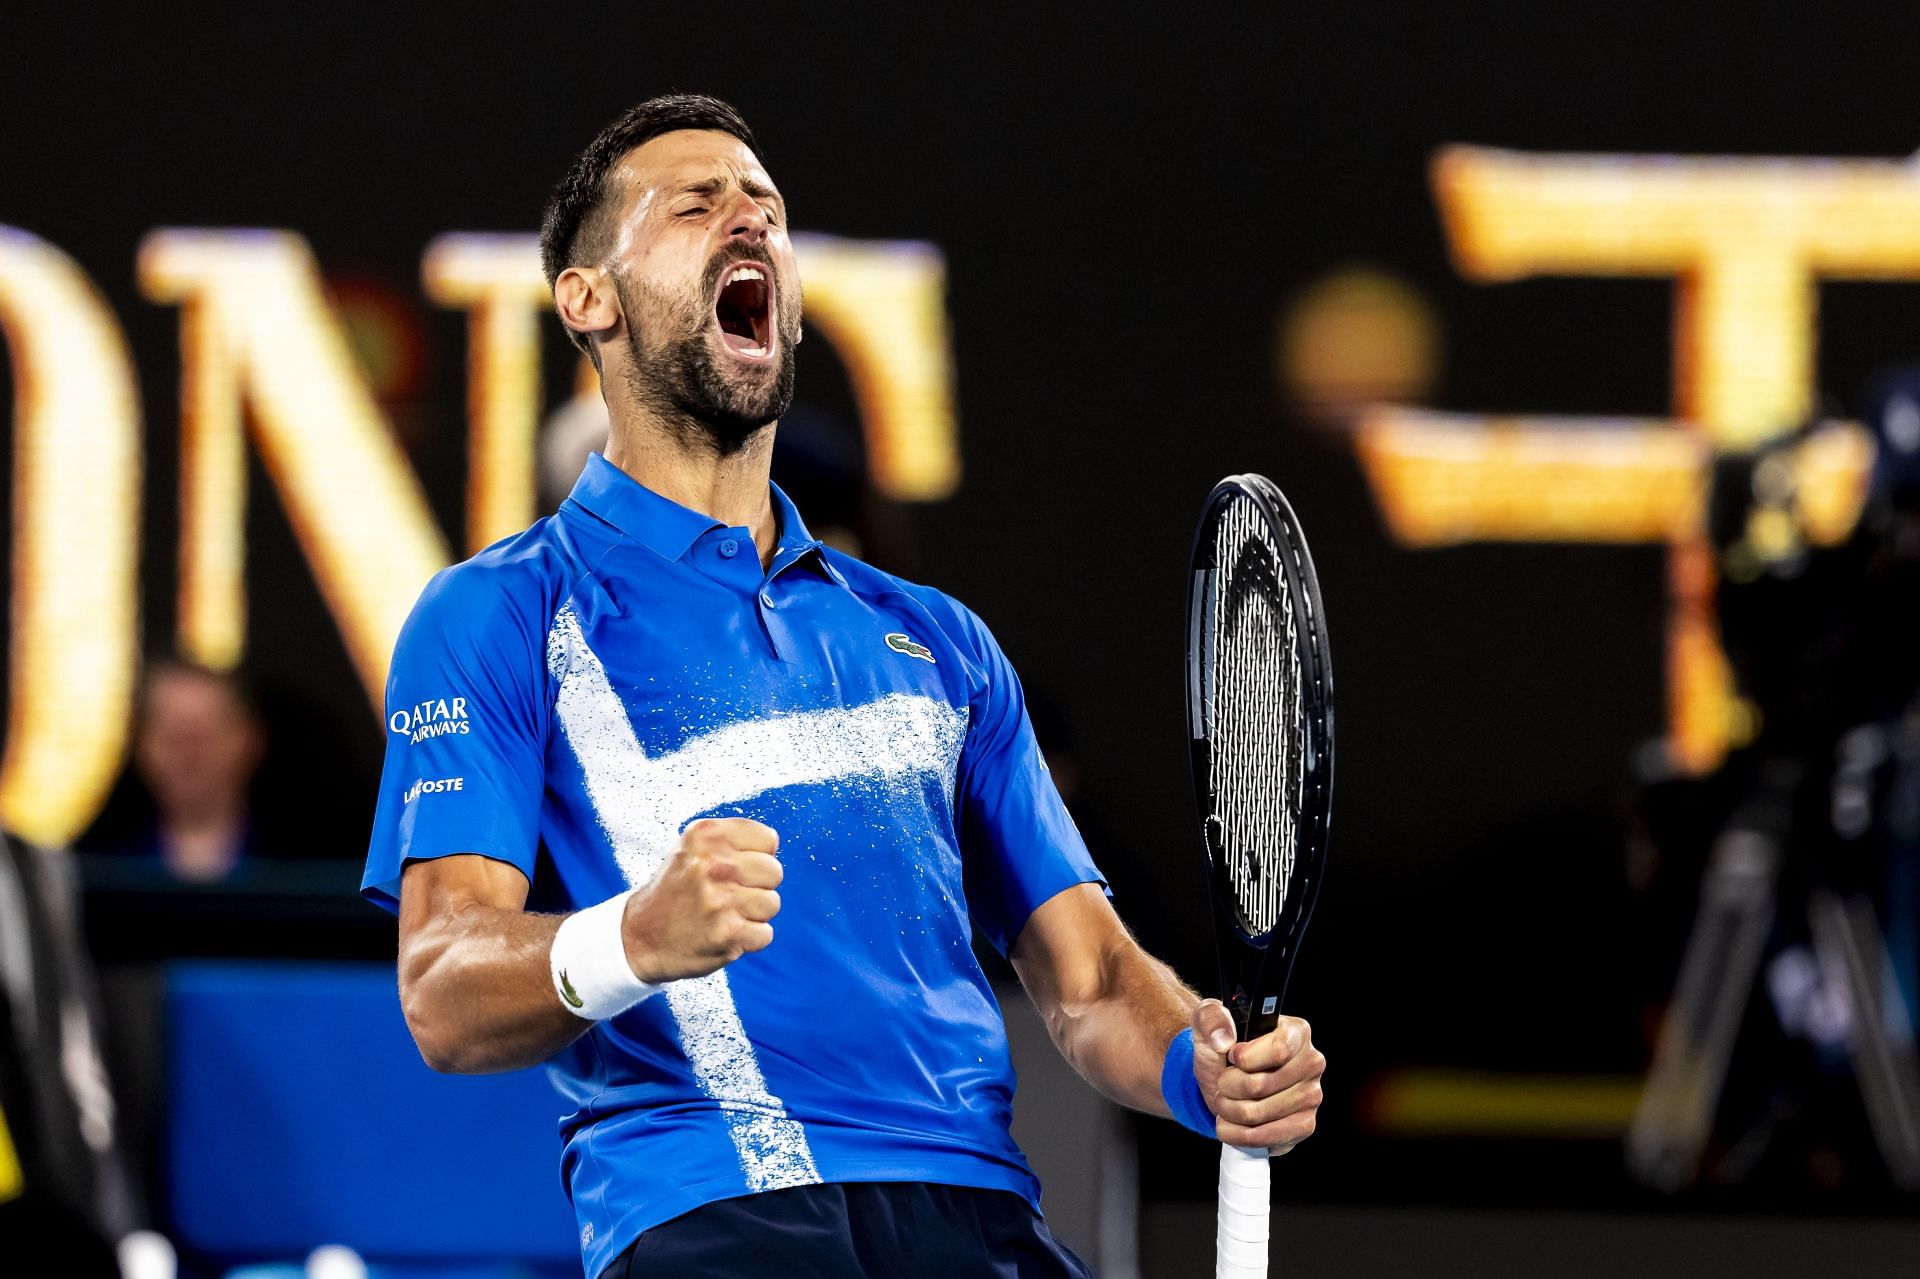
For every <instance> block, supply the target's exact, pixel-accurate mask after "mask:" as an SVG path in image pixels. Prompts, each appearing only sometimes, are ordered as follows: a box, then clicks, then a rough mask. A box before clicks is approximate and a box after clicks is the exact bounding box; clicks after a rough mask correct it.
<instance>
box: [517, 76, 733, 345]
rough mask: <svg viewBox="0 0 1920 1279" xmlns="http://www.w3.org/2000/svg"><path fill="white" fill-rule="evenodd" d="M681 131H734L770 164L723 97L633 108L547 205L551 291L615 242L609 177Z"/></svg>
mask: <svg viewBox="0 0 1920 1279" xmlns="http://www.w3.org/2000/svg"><path fill="white" fill-rule="evenodd" d="M680 129H713V130H716V131H718V132H720V133H730V134H732V135H733V136H734V137H736V138H738V139H740V140H741V141H742V142H744V143H746V144H747V149H748V150H749V151H751V152H753V154H754V158H755V159H759V160H761V161H762V162H763V163H764V160H765V157H763V156H761V154H760V145H759V143H757V142H755V141H754V140H753V130H752V129H749V128H748V127H747V122H746V121H745V120H743V119H742V118H741V117H740V113H739V112H738V111H736V110H734V109H733V107H732V106H730V105H729V104H727V103H725V102H722V101H720V99H718V98H709V97H706V96H704V95H702V94H698V93H666V94H662V95H661V96H659V97H657V98H648V99H647V100H646V101H645V102H642V103H640V104H639V105H638V106H633V107H628V108H627V109H626V110H625V111H623V112H621V113H620V117H619V118H618V119H616V120H615V121H614V122H613V123H612V124H609V125H608V126H607V127H606V128H604V129H602V130H600V132H599V134H598V135H597V136H596V137H595V138H594V139H593V141H591V142H589V143H588V144H587V149H586V150H585V151H582V152H581V153H580V154H579V156H578V157H576V158H575V160H574V162H573V163H572V164H571V165H570V166H568V168H567V173H566V176H565V177H563V178H561V179H560V185H559V186H557V187H555V188H554V189H553V196H552V197H551V198H550V199H549V200H548V201H547V211H546V213H545V214H544V215H543V216H542V217H541V219H540V265H541V267H542V268H544V269H545V270H546V273H547V287H548V288H552V287H553V283H554V281H555V280H558V279H559V278H560V273H561V272H562V271H564V270H566V269H567V268H568V267H570V266H589V265H591V264H593V263H595V262H598V261H599V260H600V259H601V258H603V257H605V256H606V253H607V250H608V248H609V247H610V245H611V242H612V233H613V225H612V216H611V215H612V212H613V208H614V205H615V203H616V201H617V199H618V196H619V193H618V192H615V191H609V190H608V189H607V175H608V174H609V173H611V172H612V171H613V167H614V165H616V164H618V163H619V161H620V157H621V156H623V155H625V154H626V153H627V152H629V151H631V150H633V149H634V148H635V147H637V146H640V145H642V144H643V143H646V142H650V141H652V140H653V139H654V138H657V137H659V136H660V135H661V134H663V133H673V132H676V131H677V130H680ZM567 336H568V337H570V338H572V339H573V344H574V345H575V346H577V347H579V348H580V349H581V350H582V351H589V348H590V346H591V343H589V342H588V340H587V336H586V335H585V334H584V333H575V332H574V331H573V330H572V329H568V330H567ZM589 353H591V352H590V351H589Z"/></svg>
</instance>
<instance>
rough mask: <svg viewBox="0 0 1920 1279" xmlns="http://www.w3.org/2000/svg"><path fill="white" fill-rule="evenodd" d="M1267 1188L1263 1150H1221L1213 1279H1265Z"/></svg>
mask: <svg viewBox="0 0 1920 1279" xmlns="http://www.w3.org/2000/svg"><path fill="white" fill-rule="evenodd" d="M1269 1184H1270V1183H1269V1181H1268V1169H1267V1152H1266V1151H1265V1150H1262V1149H1258V1148H1255V1149H1252V1150H1247V1149H1243V1148H1242V1147H1239V1146H1227V1145H1222V1146H1221V1147H1220V1224H1219V1231H1218V1234H1217V1235H1216V1236H1215V1252H1214V1272H1213V1273H1214V1276H1215V1279H1266V1274H1267V1237H1268V1233H1269V1229H1270V1227H1269V1223H1268V1216H1269V1211H1268V1210H1269V1207H1270V1203H1271V1201H1270V1192H1269V1190H1268V1186H1269Z"/></svg>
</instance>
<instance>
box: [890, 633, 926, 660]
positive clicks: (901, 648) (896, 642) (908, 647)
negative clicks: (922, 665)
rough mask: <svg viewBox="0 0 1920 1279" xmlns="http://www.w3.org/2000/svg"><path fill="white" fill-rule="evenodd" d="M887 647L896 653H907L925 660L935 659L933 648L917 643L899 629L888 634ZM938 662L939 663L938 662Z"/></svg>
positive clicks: (909, 655)
mask: <svg viewBox="0 0 1920 1279" xmlns="http://www.w3.org/2000/svg"><path fill="white" fill-rule="evenodd" d="M887 647H888V648H890V649H892V650H893V651H894V652H896V653H905V654H906V655H907V656H908V657H917V658H919V659H920V660H921V661H923V662H932V661H933V650H932V649H930V648H928V647H927V646H926V645H925V644H916V643H914V642H913V641H912V640H910V639H908V638H907V637H906V636H904V635H902V634H901V633H900V632H899V631H894V632H892V633H890V634H889V635H888V636H887ZM936 664H937V663H936Z"/></svg>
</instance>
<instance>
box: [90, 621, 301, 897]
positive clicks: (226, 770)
mask: <svg viewBox="0 0 1920 1279" xmlns="http://www.w3.org/2000/svg"><path fill="white" fill-rule="evenodd" d="M265 753H266V731H265V729H264V727H263V725H262V722H261V718H260V711H259V707H258V704H257V702H256V700H255V698H254V696H253V694H252V692H251V690H250V689H249V687H248V685H247V683H246V681H244V680H243V679H242V678H241V677H239V676H237V675H233V674H229V673H223V672H220V671H215V670H209V669H208V668H206V667H203V666H197V665H195V664H193V663H191V662H186V661H182V660H179V659H177V658H167V659H163V660H161V661H159V662H156V663H154V664H153V666H152V667H151V668H150V669H149V672H148V675H147V681H146V685H145V687H144V689H143V690H142V692H141V699H140V714H139V722H138V726H137V728H136V731H135V738H134V745H133V767H134V772H135V773H136V774H137V775H138V777H139V779H140V781H141V782H143V783H144V784H145V785H146V788H147V791H148V793H149V794H150V795H151V796H152V798H153V807H152V812H151V815H150V816H149V817H148V818H147V819H146V820H145V821H144V822H140V823H137V824H135V825H134V826H133V828H132V829H131V830H130V831H128V832H127V834H126V835H125V836H123V837H122V838H121V839H119V840H116V841H113V842H114V844H117V847H114V846H106V845H103V847H102V851H112V852H125V853H132V854H136V855H145V856H150V857H154V858H157V859H158V860H159V862H160V864H161V865H163V866H164V867H165V868H166V870H167V872H168V873H169V874H170V875H172V876H174V877H175V878H176V879H182V880H188V881H192V882H195V883H210V882H214V881H218V880H222V879H225V878H227V877H228V876H229V875H231V874H232V873H233V871H234V869H235V867H237V866H238V865H239V864H240V863H241V862H242V861H243V860H244V859H246V858H247V857H249V856H250V855H252V853H253V852H254V842H255V839H254V824H253V817H252V811H251V808H252V806H251V804H250V803H249V791H250V788H251V787H252V785H253V780H254V776H255V775H256V774H257V773H258V772H259V771H260V765H261V761H262V759H263V757H264V755H265Z"/></svg>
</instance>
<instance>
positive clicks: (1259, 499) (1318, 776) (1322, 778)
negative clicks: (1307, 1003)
mask: <svg viewBox="0 0 1920 1279" xmlns="http://www.w3.org/2000/svg"><path fill="white" fill-rule="evenodd" d="M1241 498H1244V499H1246V500H1248V501H1250V502H1252V503H1253V504H1254V506H1255V508H1256V509H1257V510H1258V511H1259V513H1260V514H1261V516H1262V518H1264V519H1265V521H1266V522H1267V524H1268V526H1269V527H1270V528H1271V529H1272V530H1273V533H1274V536H1275V540H1276V542H1277V543H1278V549H1279V550H1280V552H1281V555H1280V563H1279V564H1278V565H1277V566H1276V567H1277V570H1278V572H1277V575H1276V576H1277V577H1279V578H1280V579H1281V580H1282V581H1283V584H1284V586H1285V588H1286V589H1287V591H1288V592H1289V593H1290V594H1291V596H1292V598H1293V600H1294V602H1295V607H1296V615H1295V616H1296V622H1295V626H1296V643H1297V644H1298V645H1299V647H1300V648H1301V650H1302V651H1301V653H1300V660H1301V666H1302V675H1301V704H1302V714H1303V716H1304V718H1305V721H1306V722H1305V742H1304V745H1303V751H1302V755H1303V762H1304V768H1303V777H1304V781H1303V786H1304V789H1303V792H1302V799H1301V805H1300V813H1301V818H1302V821H1301V826H1300V829H1299V831H1298V834H1297V838H1298V843H1297V845H1296V851H1295V866H1294V880H1295V882H1294V883H1293V884H1292V885H1290V886H1289V890H1288V892H1287V895H1286V900H1285V902H1284V903H1283V905H1282V907H1281V911H1280V916H1279V918H1278V920H1277V921H1276V922H1275V923H1274V925H1273V926H1272V927H1271V928H1269V929H1267V930H1266V931H1265V932H1261V933H1254V932H1253V931H1251V928H1250V925H1249V923H1248V921H1247V920H1246V918H1245V917H1244V914H1243V913H1242V911H1241V908H1240V905H1239V902H1238V900H1237V898H1236V896H1235V893H1234V891H1233V887H1232V885H1231V883H1230V881H1229V878H1228V871H1227V868H1226V864H1225V857H1224V854H1223V850H1222V847H1221V838H1220V829H1219V823H1218V820H1217V819H1216V818H1215V817H1214V815H1213V813H1212V811H1211V809H1212V806H1213V795H1212V783H1211V776H1212V768H1211V766H1212V737H1213V733H1212V729H1213V715H1212V712H1213V708H1212V704H1211V697H1210V690H1211V689H1212V687H1213V680H1212V669H1211V661H1212V653H1211V651H1210V649H1211V641H1212V636H1211V632H1210V626H1209V623H1210V617H1211V609H1212V594H1213V592H1214V591H1215V590H1217V589H1218V582H1217V581H1216V580H1215V569H1214V567H1213V560H1214V546H1215V543H1216V541H1217V539H1218V535H1219V532H1220V519H1219V515H1220V512H1221V509H1222V508H1223V507H1224V506H1225V505H1226V504H1227V503H1228V502H1231V501H1234V500H1236V499H1241ZM1188 581H1189V589H1190V592H1191V594H1190V595H1189V597H1188V607H1187V715H1188V740H1189V745H1190V747H1191V752H1190V755H1191V761H1192V767H1193V793H1194V803H1195V809H1196V816H1197V817H1198V819H1199V825H1200V835H1201V841H1202V843H1203V844H1204V846H1205V850H1206V864H1207V887H1208V894H1207V896H1208V900H1209V902H1210V903H1211V904H1212V909H1213V916H1214V943H1215V951H1216V955H1217V958H1218V961H1219V967H1220V986H1219V989H1220V991H1221V997H1222V999H1223V1001H1224V1002H1225V1003H1226V1005H1227V1007H1228V1009H1229V1010H1230V1011H1231V1012H1232V1013H1233V1018H1234V1022H1235V1024H1236V1025H1237V1027H1238V1028H1239V1031H1240V1037H1241V1038H1242V1039H1253V1038H1256V1037H1258V1036H1260V1035H1263V1034H1265V1033H1267V1032H1268V1031H1270V1030H1272V1029H1273V1028H1274V1026H1275V1025H1277V1024H1278V1022H1279V1018H1280V1011H1279V1010H1280V1002H1281V1000H1282V999H1283V998H1284V997H1285V995H1286V988H1287V984H1288V981H1289V979H1290V978H1291V976H1292V971H1293V961H1294V959H1295V957H1296V956H1297V955H1298V953H1299V948H1300V941H1301V938H1302V936H1303V935H1304V933H1305V932H1306V927H1307V922H1308V920H1309V919H1310V918H1311V917H1312V915H1313V907H1314V903H1315V901H1316V899H1317V898H1318V897H1319V893H1320V884H1321V881H1322V879H1323V878H1324V877H1325V869H1326V851H1327V839H1328V834H1329V829H1330V826H1331V817H1332V800H1333V668H1332V663H1331V660H1330V658H1329V653H1328V646H1327V627H1326V612H1325V608H1324V606H1323V605H1322V603H1321V599H1320V581H1319V577H1318V575H1317V574H1316V573H1315V571H1314V567H1313V558H1312V556H1311V554H1310V553H1309V552H1308V550H1307V543H1306V538H1305V536H1304V535H1303V534H1302V533H1301V531H1300V521H1299V519H1298V518H1297V517H1296V516H1295V515H1294V513H1293V507H1292V506H1291V505H1289V504H1288V502H1287V499H1286V497H1285V496H1284V495H1283V494H1282V493H1281V492H1280V489H1279V486H1278V485H1276V484H1274V483H1273V481H1271V480H1269V479H1267V478H1266V477H1265V476H1262V475H1255V474H1251V473H1249V474H1245V475H1230V476H1228V477H1227V478H1225V479H1223V480H1221V481H1220V483H1218V484H1217V485H1215V486H1214V488H1213V491H1212V492H1211V493H1209V494H1208V495H1207V502H1206V505H1205V507H1203V508H1202V513H1201V518H1200V523H1199V526H1198V528H1197V530H1196V532H1195V534H1194V541H1193V551H1192V555H1191V559H1190V568H1189V576H1188ZM1302 606H1304V608H1305V610H1306V615H1305V616H1304V617H1301V616H1300V614H1299V612H1298V610H1299V608H1301V607H1302ZM1316 710H1317V713H1316Z"/></svg>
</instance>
